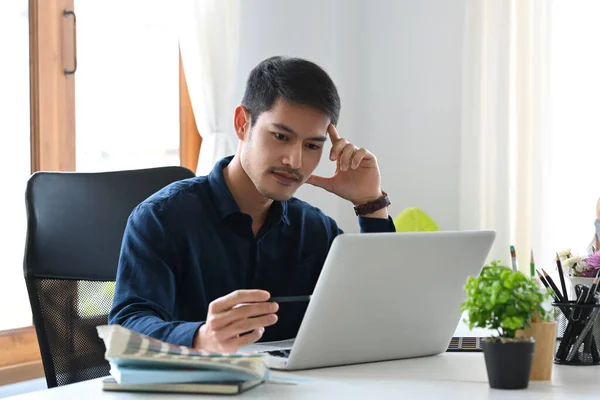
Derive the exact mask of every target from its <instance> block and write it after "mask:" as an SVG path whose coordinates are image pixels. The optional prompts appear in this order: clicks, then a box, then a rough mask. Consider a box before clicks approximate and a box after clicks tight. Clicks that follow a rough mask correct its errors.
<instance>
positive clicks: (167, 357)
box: [97, 325, 269, 384]
mask: <svg viewBox="0 0 600 400" xmlns="http://www.w3.org/2000/svg"><path fill="white" fill-rule="evenodd" d="M97 330H98V335H99V336H100V338H101V339H102V340H103V341H104V345H105V347H106V352H105V358H106V360H107V361H109V363H110V365H111V375H112V377H113V378H115V380H116V382H117V383H126V382H127V383H130V384H145V383H154V384H159V383H165V384H167V383H190V382H209V381H210V382H223V381H265V380H268V378H269V368H268V367H267V364H266V359H265V357H266V356H265V355H263V354H240V353H234V354H230V353H211V352H207V351H203V350H198V349H193V348H190V347H186V346H178V345H173V344H169V343H165V342H162V341H160V340H157V339H153V338H150V337H148V336H145V335H142V334H140V333H138V332H135V331H132V330H130V329H127V328H124V327H122V326H120V325H102V326H98V327H97Z"/></svg>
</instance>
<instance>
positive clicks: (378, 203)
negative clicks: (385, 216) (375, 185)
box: [354, 190, 392, 216]
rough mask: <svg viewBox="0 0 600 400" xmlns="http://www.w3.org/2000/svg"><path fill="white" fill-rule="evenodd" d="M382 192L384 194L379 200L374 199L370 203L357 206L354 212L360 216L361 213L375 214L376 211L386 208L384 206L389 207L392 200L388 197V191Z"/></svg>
mask: <svg viewBox="0 0 600 400" xmlns="http://www.w3.org/2000/svg"><path fill="white" fill-rule="evenodd" d="M381 193H383V195H382V196H381V197H380V198H378V199H377V200H373V201H370V202H368V203H365V204H360V205H358V206H355V207H354V212H355V213H356V215H358V216H360V215H368V214H373V213H374V212H375V211H379V210H381V209H384V208H386V207H388V206H389V205H390V204H392V202H391V201H390V198H389V197H388V194H387V193H386V192H384V191H383V190H382V191H381Z"/></svg>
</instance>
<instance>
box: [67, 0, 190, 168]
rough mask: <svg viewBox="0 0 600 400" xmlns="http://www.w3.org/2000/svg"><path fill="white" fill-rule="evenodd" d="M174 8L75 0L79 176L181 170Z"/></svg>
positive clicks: (159, 0)
mask: <svg viewBox="0 0 600 400" xmlns="http://www.w3.org/2000/svg"><path fill="white" fill-rule="evenodd" d="M176 9H177V7H173V6H172V4H171V2H169V1H167V0H151V1H148V0H126V1H123V0H108V1H107V0H95V1H90V0H76V1H75V11H76V13H77V59H78V69H77V72H76V74H75V120H76V132H77V140H76V143H77V155H76V163H77V170H78V171H106V170H118V169H133V168H147V167H157V166H162V165H179V55H178V54H179V47H178V46H179V45H178V36H177V34H178V32H177V26H176V24H175V21H176V18H175V15H173V16H172V17H171V16H170V14H169V13H170V12H174V10H176ZM107 27H110V29H107Z"/></svg>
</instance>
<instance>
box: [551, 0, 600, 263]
mask: <svg viewBox="0 0 600 400" xmlns="http://www.w3.org/2000/svg"><path fill="white" fill-rule="evenodd" d="M598 15H600V2H598V1H597V0H571V1H556V2H554V3H553V9H552V17H551V20H552V32H551V46H552V47H551V52H550V53H551V74H550V82H549V83H550V87H551V92H552V96H551V97H552V100H551V113H550V114H551V119H552V121H551V125H552V138H551V139H552V148H551V152H552V157H551V160H552V162H551V165H548V168H549V169H550V170H551V171H552V172H551V174H550V175H549V176H550V177H551V182H549V185H551V186H552V189H551V191H550V193H549V194H548V195H547V196H546V198H545V199H544V201H548V202H549V204H550V207H549V210H550V212H549V213H548V214H547V219H549V221H547V222H548V223H549V224H550V226H551V229H549V232H547V235H548V238H547V241H548V246H549V248H551V249H553V250H554V251H558V250H560V249H565V248H569V247H570V248H571V249H572V251H573V252H577V253H585V251H586V247H587V245H588V244H589V243H590V242H591V240H592V239H593V235H594V224H593V221H594V218H595V210H596V201H597V199H598V198H599V197H600V156H599V154H600V118H599V115H600V114H599V106H600V100H599V95H600V72H599V71H600V53H598V51H596V50H595V49H596V47H597V39H598V37H600V25H598V22H597V16H598Z"/></svg>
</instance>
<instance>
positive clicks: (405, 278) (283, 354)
mask: <svg viewBox="0 0 600 400" xmlns="http://www.w3.org/2000/svg"><path fill="white" fill-rule="evenodd" d="M495 237H496V233H495V232H494V231H486V230H481V231H441V232H415V233H368V234H364V233H363V234H351V233H344V234H342V235H339V236H337V237H336V238H335V240H334V241H333V243H332V246H331V248H330V250H329V253H328V255H327V259H326V260H325V264H324V265H323V269H322V271H321V274H320V276H319V279H318V281H317V284H316V286H315V289H314V292H313V293H312V298H311V300H310V302H309V304H308V307H307V309H306V313H305V315H304V318H303V320H302V323H301V325H300V328H299V330H298V334H297V335H296V337H295V338H294V339H290V340H286V341H280V342H259V343H254V344H251V345H249V346H245V347H243V348H242V349H240V351H253V352H255V351H258V352H265V353H267V354H268V355H269V356H268V357H267V363H268V365H269V367H270V368H272V369H276V370H300V369H309V368H319V367H330V366H338V365H347V364H356V363H365V362H374V361H385V360H395V359H403V358H413V357H423V356H431V355H436V354H439V353H442V352H444V351H446V349H447V348H448V345H449V343H450V340H451V338H452V335H453V334H454V332H455V330H456V326H457V324H458V322H459V320H460V318H461V312H460V304H461V302H462V301H463V300H464V298H465V297H466V296H465V293H464V285H465V282H466V280H467V277H468V276H471V275H478V274H479V272H480V271H481V269H482V267H483V265H484V264H485V262H486V258H487V257H488V253H489V251H490V249H491V246H492V244H493V242H494V239H495Z"/></svg>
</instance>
